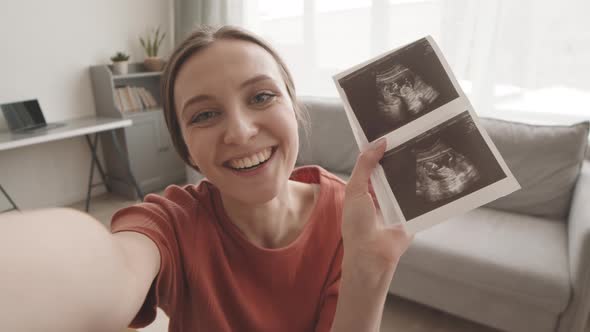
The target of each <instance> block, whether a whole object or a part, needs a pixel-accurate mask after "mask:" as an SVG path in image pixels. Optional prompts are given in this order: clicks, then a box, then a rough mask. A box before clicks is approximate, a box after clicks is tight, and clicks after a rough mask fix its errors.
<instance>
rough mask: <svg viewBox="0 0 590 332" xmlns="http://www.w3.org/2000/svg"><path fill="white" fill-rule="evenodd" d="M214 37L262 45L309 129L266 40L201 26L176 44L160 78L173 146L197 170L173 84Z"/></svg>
mask: <svg viewBox="0 0 590 332" xmlns="http://www.w3.org/2000/svg"><path fill="white" fill-rule="evenodd" d="M216 40H242V41H247V42H251V43H254V44H256V45H258V46H260V47H262V48H264V49H265V50H266V51H267V52H268V53H270V55H272V57H273V58H274V60H275V61H276V63H277V65H278V66H279V70H280V73H281V76H282V78H283V81H284V82H285V86H286V88H287V93H288V94H289V97H290V98H291V101H292V103H293V108H294V110H295V117H296V118H297V121H298V122H299V124H300V125H302V126H303V129H304V130H305V132H306V133H307V132H308V131H309V120H308V115H307V113H306V110H305V108H304V106H303V105H302V104H300V103H299V102H298V101H297V97H296V94H295V86H294V84H293V78H292V77H291V74H290V73H289V70H288V69H287V66H286V65H285V63H284V61H283V60H282V59H281V57H280V56H279V55H278V53H277V52H276V51H275V50H274V49H273V48H272V47H271V46H270V45H269V44H268V43H266V42H265V41H263V40H262V39H260V38H259V37H257V36H255V35H254V34H252V33H250V32H248V31H246V30H244V29H241V28H238V27H234V26H222V27H220V28H215V27H212V26H208V25H201V26H199V27H197V28H196V30H194V31H193V32H192V33H191V34H190V35H189V36H188V37H187V38H186V39H185V40H184V41H183V42H182V43H181V44H180V45H178V46H177V47H176V48H175V49H174V51H173V52H172V54H171V55H170V59H169V61H168V62H167V64H166V66H165V68H164V72H163V74H162V80H161V96H162V105H163V108H164V118H165V120H166V125H167V126H168V131H169V132H170V136H171V138H172V144H174V148H175V149H176V151H177V152H178V154H179V155H180V157H181V158H182V159H183V160H184V162H185V163H186V164H187V165H190V166H191V167H192V168H194V169H195V170H197V171H199V169H198V167H197V166H196V165H193V163H192V162H191V160H190V156H189V153H188V147H187V145H186V143H185V141H184V138H183V137H182V132H181V129H180V124H179V122H178V116H177V113H176V107H175V105H174V85H175V81H176V77H177V75H178V72H179V71H180V69H181V68H182V65H183V64H184V63H185V62H186V61H187V60H188V59H189V58H190V57H191V56H193V55H194V54H196V53H198V52H200V51H202V50H204V49H205V48H207V46H209V45H211V44H212V43H214V42H215V41H216Z"/></svg>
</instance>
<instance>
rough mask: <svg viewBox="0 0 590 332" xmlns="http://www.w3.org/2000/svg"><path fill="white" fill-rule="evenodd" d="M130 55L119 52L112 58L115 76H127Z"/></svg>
mask: <svg viewBox="0 0 590 332" xmlns="http://www.w3.org/2000/svg"><path fill="white" fill-rule="evenodd" d="M127 60H129V55H128V54H126V53H124V52H117V53H116V54H115V55H113V56H112V57H111V61H112V62H113V74H115V75H123V74H127V70H128V62H127Z"/></svg>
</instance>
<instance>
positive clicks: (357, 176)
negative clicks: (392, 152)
mask: <svg viewBox="0 0 590 332" xmlns="http://www.w3.org/2000/svg"><path fill="white" fill-rule="evenodd" d="M385 148H386V142H385V140H384V139H381V140H379V141H377V142H374V143H373V144H371V145H370V146H369V148H368V149H366V150H365V151H363V152H362V153H361V154H360V155H359V157H358V159H357V162H356V165H355V167H354V169H353V171H352V176H351V178H350V180H349V182H348V184H347V185H346V193H345V196H344V209H343V217H342V219H343V220H342V238H343V242H344V261H343V266H345V267H350V268H352V269H354V270H356V271H357V272H358V273H363V274H365V273H366V274H367V275H373V276H380V275H383V274H389V273H387V272H392V271H393V270H394V269H395V266H396V265H397V263H398V261H399V259H400V257H401V256H402V254H403V253H404V252H405V251H406V249H407V248H408V246H409V245H410V243H411V241H412V239H413V235H409V234H408V233H407V232H406V230H405V227H404V226H403V225H402V224H401V223H399V221H396V220H392V221H391V223H393V225H387V224H386V223H385V222H384V220H383V216H382V214H381V212H380V210H379V209H378V207H376V206H375V203H374V201H373V199H372V197H371V194H370V192H369V179H370V175H371V173H372V172H373V170H374V169H375V167H376V166H377V163H378V162H379V160H380V159H381V158H382V157H383V154H384V152H385Z"/></svg>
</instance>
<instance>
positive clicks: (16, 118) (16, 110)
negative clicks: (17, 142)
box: [0, 99, 46, 131]
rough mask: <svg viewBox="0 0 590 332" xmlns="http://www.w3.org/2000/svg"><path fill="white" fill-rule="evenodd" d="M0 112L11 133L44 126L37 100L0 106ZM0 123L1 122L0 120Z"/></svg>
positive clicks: (43, 118)
mask: <svg viewBox="0 0 590 332" xmlns="http://www.w3.org/2000/svg"><path fill="white" fill-rule="evenodd" d="M0 110H2V115H3V117H4V119H2V120H4V121H5V122H6V125H7V126H8V128H9V129H10V130H11V131H21V130H27V129H33V128H38V127H42V126H45V125H46V123H45V117H44V116H43V112H42V111H41V106H39V101H37V99H31V100H25V101H19V102H15V103H8V104H1V105H0ZM0 122H2V121H1V120H0Z"/></svg>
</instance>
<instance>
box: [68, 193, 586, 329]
mask: <svg viewBox="0 0 590 332" xmlns="http://www.w3.org/2000/svg"><path fill="white" fill-rule="evenodd" d="M134 203H136V202H134V201H131V200H128V199H125V198H122V197H119V196H117V195H113V194H108V193H107V194H103V195H100V196H97V197H94V198H93V199H92V201H91V205H90V211H89V213H90V214H91V215H92V216H94V217H95V218H96V219H98V220H99V221H101V222H102V223H103V224H104V225H105V226H106V227H107V228H110V219H111V216H112V215H113V213H114V212H115V211H117V210H118V209H120V208H123V207H126V206H129V205H132V204H134ZM84 204H85V202H84V201H82V202H79V203H76V204H73V205H71V206H70V207H72V208H76V209H79V210H84ZM129 331H133V330H129ZM138 331H141V332H166V331H168V318H167V317H166V315H165V314H164V312H163V311H161V310H160V309H158V315H157V318H156V321H155V322H153V323H152V324H151V325H150V326H148V327H146V328H144V329H140V330H138ZM381 331H383V332H385V331H396V332H397V331H403V332H494V331H498V330H496V329H492V328H490V327H486V326H483V325H480V324H477V323H474V322H470V321H467V320H464V319H461V318H458V317H455V316H452V315H449V314H447V313H444V312H442V311H439V310H436V309H433V308H430V307H427V306H424V305H421V304H418V303H415V302H412V301H408V300H406V299H403V298H400V297H397V296H393V295H388V297H387V301H386V304H385V309H384V312H383V322H382V324H381ZM585 332H590V326H588V325H587V326H586V329H585Z"/></svg>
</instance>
